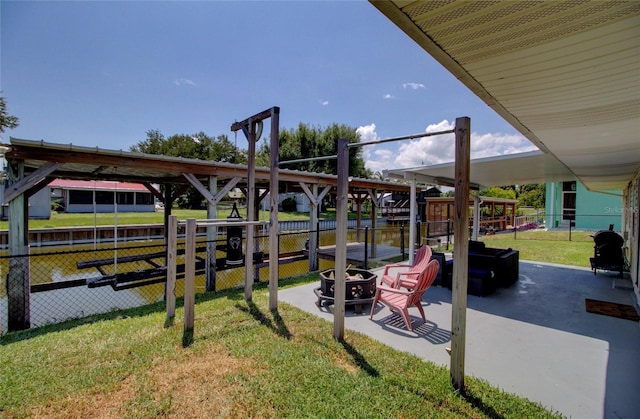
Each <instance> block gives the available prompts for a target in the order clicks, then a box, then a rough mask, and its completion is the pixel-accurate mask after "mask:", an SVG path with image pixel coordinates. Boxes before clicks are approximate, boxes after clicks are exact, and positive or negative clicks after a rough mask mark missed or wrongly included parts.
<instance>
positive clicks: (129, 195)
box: [118, 192, 133, 205]
mask: <svg viewBox="0 0 640 419" xmlns="http://www.w3.org/2000/svg"><path fill="white" fill-rule="evenodd" d="M118 205H133V192H118Z"/></svg>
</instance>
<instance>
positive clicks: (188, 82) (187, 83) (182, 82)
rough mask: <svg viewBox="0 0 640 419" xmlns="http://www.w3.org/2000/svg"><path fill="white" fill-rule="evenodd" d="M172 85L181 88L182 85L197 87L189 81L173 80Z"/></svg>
mask: <svg viewBox="0 0 640 419" xmlns="http://www.w3.org/2000/svg"><path fill="white" fill-rule="evenodd" d="M173 84H175V85H176V86H183V85H187V86H197V84H196V83H195V82H194V81H193V80H190V79H175V80H174V81H173Z"/></svg>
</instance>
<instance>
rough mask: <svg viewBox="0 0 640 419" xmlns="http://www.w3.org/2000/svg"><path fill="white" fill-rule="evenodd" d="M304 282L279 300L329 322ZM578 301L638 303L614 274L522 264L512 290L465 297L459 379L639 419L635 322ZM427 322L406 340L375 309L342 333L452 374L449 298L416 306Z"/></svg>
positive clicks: (587, 412)
mask: <svg viewBox="0 0 640 419" xmlns="http://www.w3.org/2000/svg"><path fill="white" fill-rule="evenodd" d="M317 286H319V284H315V283H314V284H308V285H304V286H299V287H295V288H291V289H287V290H282V291H280V292H279V300H280V301H283V302H286V303H289V304H292V305H294V306H296V307H298V308H300V309H302V310H304V311H307V312H309V313H312V314H314V315H317V316H320V317H322V318H324V319H326V320H327V321H330V322H333V314H332V313H331V309H332V306H322V307H317V306H316V304H315V303H316V301H317V299H316V296H315V295H314V293H313V288H315V287H317ZM585 298H589V299H595V300H603V301H609V302H617V303H622V304H629V305H634V306H635V305H636V301H635V297H634V295H633V292H632V291H631V282H630V280H629V279H618V278H616V275H615V274H614V273H607V272H602V273H601V272H598V274H597V275H594V274H593V273H592V272H591V271H590V270H588V269H582V268H574V267H568V266H561V265H551V264H543V263H538V262H528V261H521V262H520V277H519V280H518V282H516V283H515V284H514V285H512V286H511V287H510V288H508V289H498V291H497V292H496V293H494V294H492V295H489V296H487V297H474V296H469V297H468V310H467V333H466V359H465V373H466V374H467V375H470V376H474V377H478V378H482V379H484V380H486V381H488V382H489V383H491V384H492V385H494V386H497V387H499V388H501V389H503V390H504V391H507V392H510V393H515V394H519V395H521V396H524V397H526V398H528V399H530V400H533V401H537V402H539V403H541V404H542V405H544V406H546V407H547V408H549V409H551V410H555V411H558V412H560V413H561V414H563V415H565V416H567V417H573V418H638V417H640V397H638V395H637V389H638V388H640V374H638V372H639V371H640V323H639V322H637V321H631V320H625V319H620V318H616V317H609V316H604V315H599V314H593V313H588V312H587V311H586V309H585ZM423 302H424V307H425V313H426V315H427V322H426V323H422V319H421V318H420V315H419V313H418V311H417V310H415V309H412V310H410V314H411V317H412V320H413V332H409V331H408V330H407V329H406V327H405V325H404V323H403V321H402V319H401V317H400V316H399V315H398V314H392V313H391V312H390V311H389V310H388V309H387V308H385V307H383V306H381V305H378V306H377V307H376V311H375V314H374V316H373V321H371V320H369V310H370V306H368V307H366V308H365V309H364V312H363V314H361V315H356V314H354V312H353V309H352V308H351V307H347V313H346V318H345V327H346V328H347V329H349V330H355V331H358V332H361V333H364V334H366V335H369V336H371V337H372V338H374V339H376V340H378V341H380V342H382V343H384V344H387V345H389V346H391V347H394V348H396V349H398V350H401V351H406V352H410V353H412V354H415V355H417V356H418V357H420V358H422V359H424V360H427V361H431V362H434V363H436V364H439V365H443V366H447V367H448V366H449V361H450V358H449V355H448V354H447V352H446V351H445V347H447V346H450V345H451V343H450V338H451V291H450V290H449V289H447V288H442V287H432V288H430V289H429V290H428V291H427V293H426V294H425V296H424V298H423Z"/></svg>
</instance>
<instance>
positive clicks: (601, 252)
mask: <svg viewBox="0 0 640 419" xmlns="http://www.w3.org/2000/svg"><path fill="white" fill-rule="evenodd" d="M592 237H593V241H594V243H595V245H594V246H593V250H594V253H593V257H592V258H590V259H589V260H590V261H591V269H592V270H593V274H594V275H595V274H596V270H597V269H602V270H604V271H618V272H620V278H622V271H623V270H624V253H623V251H622V246H623V245H624V239H623V238H622V237H621V236H620V235H619V234H618V233H616V232H615V231H611V230H600V231H598V232H597V233H596V234H594V235H593V236H592Z"/></svg>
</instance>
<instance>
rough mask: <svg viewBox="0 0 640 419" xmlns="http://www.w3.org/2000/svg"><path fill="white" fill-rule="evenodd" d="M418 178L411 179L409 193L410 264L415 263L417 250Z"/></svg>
mask: <svg viewBox="0 0 640 419" xmlns="http://www.w3.org/2000/svg"><path fill="white" fill-rule="evenodd" d="M416 201H417V194H416V180H415V179H411V192H410V193H409V264H411V263H413V255H414V254H415V251H416V205H417V202H416Z"/></svg>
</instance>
